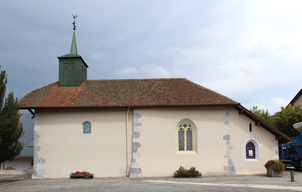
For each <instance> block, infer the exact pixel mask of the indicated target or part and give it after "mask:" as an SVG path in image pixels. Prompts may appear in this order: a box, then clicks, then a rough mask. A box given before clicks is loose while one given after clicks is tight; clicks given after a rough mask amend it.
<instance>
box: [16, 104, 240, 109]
mask: <svg viewBox="0 0 302 192" xmlns="http://www.w3.org/2000/svg"><path fill="white" fill-rule="evenodd" d="M236 105H239V103H235V104H232V103H220V104H202V105H196V104H192V105H115V106H110V105H109V106H55V107H49V106H47V107H46V106H20V109H83V108H86V109H89V108H128V107H130V108H157V107H211V106H236Z"/></svg>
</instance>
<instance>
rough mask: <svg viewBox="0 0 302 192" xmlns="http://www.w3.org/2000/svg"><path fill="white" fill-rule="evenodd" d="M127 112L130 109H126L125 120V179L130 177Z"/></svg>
mask: <svg viewBox="0 0 302 192" xmlns="http://www.w3.org/2000/svg"><path fill="white" fill-rule="evenodd" d="M129 110H130V107H128V109H127V120H126V164H127V167H126V175H127V177H129V175H130V166H129V161H128V155H129V153H128V148H129V147H128V121H129Z"/></svg>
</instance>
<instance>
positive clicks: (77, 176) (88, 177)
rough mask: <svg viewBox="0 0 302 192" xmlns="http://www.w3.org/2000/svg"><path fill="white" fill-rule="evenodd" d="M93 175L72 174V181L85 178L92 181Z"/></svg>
mask: <svg viewBox="0 0 302 192" xmlns="http://www.w3.org/2000/svg"><path fill="white" fill-rule="evenodd" d="M93 176H94V175H93V173H90V174H88V175H87V174H70V178H71V179H77V178H85V179H90V178H93Z"/></svg>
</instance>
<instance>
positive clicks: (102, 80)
mask: <svg viewBox="0 0 302 192" xmlns="http://www.w3.org/2000/svg"><path fill="white" fill-rule="evenodd" d="M176 79H186V78H181V77H177V78H143V79H87V80H86V81H130V80H131V81H137V80H140V81H145V80H176Z"/></svg>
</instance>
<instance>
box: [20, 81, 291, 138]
mask: <svg viewBox="0 0 302 192" xmlns="http://www.w3.org/2000/svg"><path fill="white" fill-rule="evenodd" d="M19 105H20V109H38V108H96V107H98V108H110V107H189V106H234V108H235V109H237V110H238V111H240V114H242V113H243V114H244V115H246V116H248V117H249V118H251V119H252V120H254V121H255V122H258V123H259V122H260V124H261V126H263V127H264V128H265V129H267V130H268V131H270V132H271V133H273V134H274V135H276V137H280V138H278V139H279V141H280V142H282V143H283V142H289V141H291V138H290V137H288V136H286V135H285V134H283V133H282V132H280V131H279V130H277V129H276V128H275V127H273V126H271V125H269V124H267V123H266V122H265V121H263V120H262V119H260V118H259V117H257V116H256V115H254V114H253V113H251V112H250V111H249V110H247V109H246V108H244V107H243V106H242V105H240V103H238V102H236V101H233V100H232V99H230V98H228V97H226V96H224V95H221V94H219V93H217V92H215V91H212V90H210V89H207V88H205V87H203V86H200V85H198V84H196V83H193V82H191V81H189V80H187V79H183V78H175V79H173V78H169V79H120V80H86V81H84V82H83V83H82V85H80V86H79V87H59V83H58V82H55V83H52V84H49V85H46V86H44V87H41V88H39V89H36V90H33V91H32V92H30V93H28V94H27V95H26V96H25V97H23V98H22V99H21V100H20V101H19Z"/></svg>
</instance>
